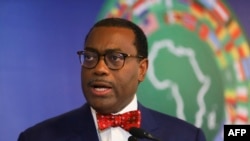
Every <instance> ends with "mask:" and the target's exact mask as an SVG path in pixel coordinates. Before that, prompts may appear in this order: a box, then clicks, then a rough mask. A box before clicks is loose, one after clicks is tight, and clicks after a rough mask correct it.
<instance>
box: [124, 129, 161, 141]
mask: <svg viewBox="0 0 250 141" xmlns="http://www.w3.org/2000/svg"><path fill="white" fill-rule="evenodd" d="M129 133H130V134H131V135H132V136H135V137H137V138H146V139H150V140H153V141H160V140H159V139H157V138H155V137H154V136H153V135H151V134H150V133H148V132H146V131H145V130H144V129H141V128H136V127H131V128H130V129H129Z"/></svg>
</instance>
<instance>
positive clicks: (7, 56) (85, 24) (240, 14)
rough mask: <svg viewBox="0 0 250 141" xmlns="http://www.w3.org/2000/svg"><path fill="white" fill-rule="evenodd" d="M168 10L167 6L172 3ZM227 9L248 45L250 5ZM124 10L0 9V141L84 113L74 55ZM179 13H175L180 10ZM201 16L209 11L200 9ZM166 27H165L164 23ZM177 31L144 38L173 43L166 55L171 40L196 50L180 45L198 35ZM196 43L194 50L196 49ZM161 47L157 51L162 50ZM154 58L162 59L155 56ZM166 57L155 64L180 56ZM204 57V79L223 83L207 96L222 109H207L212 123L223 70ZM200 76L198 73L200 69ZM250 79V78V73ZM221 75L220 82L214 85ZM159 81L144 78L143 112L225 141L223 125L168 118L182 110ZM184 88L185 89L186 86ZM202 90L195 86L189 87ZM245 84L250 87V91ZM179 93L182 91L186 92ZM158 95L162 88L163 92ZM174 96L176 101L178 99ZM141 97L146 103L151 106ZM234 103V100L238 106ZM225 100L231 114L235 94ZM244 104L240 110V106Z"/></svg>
mask: <svg viewBox="0 0 250 141" xmlns="http://www.w3.org/2000/svg"><path fill="white" fill-rule="evenodd" d="M140 2H141V3H140V4H137V5H139V6H138V7H139V8H138V9H139V10H137V13H136V14H139V15H140V14H141V12H145V11H144V10H145V9H147V8H148V5H147V4H146V6H145V5H144V6H140V5H141V4H143V3H145V1H143V0H142V1H140ZM156 2H157V1H156ZM169 2H170V3H169V4H168V6H171V1H169ZM189 2H190V1H185V0H176V1H172V4H173V5H174V6H173V7H172V9H174V10H175V11H176V12H177V14H178V12H181V11H182V12H183V11H189V9H187V7H188V6H189V5H188V4H189ZM213 2H214V1H213V0H207V1H206V0H201V1H199V4H202V3H203V4H204V3H207V4H209V3H210V4H211V3H213ZM135 3H136V1H134V3H132V4H131V3H130V6H131V5H133V4H135ZM165 4H166V5H167V2H166V3H165ZM185 4H186V5H185ZM222 4H223V6H225V7H226V8H229V9H228V11H229V14H232V15H233V16H234V15H235V17H234V20H235V21H236V23H239V24H237V25H239V27H240V31H241V35H242V36H243V40H244V41H245V40H247V39H249V38H247V37H249V35H250V27H249V26H247V25H249V23H250V18H249V14H248V13H250V11H249V8H248V7H249V5H250V2H248V1H247V0H241V1H234V0H227V1H223V2H222ZM126 5H128V4H127V3H124V4H120V3H118V2H115V1H102V0H96V1H88V2H86V1H80V0H78V1H67V0H60V1H59V0H58V1H57V0H51V1H31V0H30V1H27V0H19V1H0V125H1V126H0V140H1V141H2V140H3V141H14V140H16V139H17V137H18V134H19V133H20V132H21V131H22V130H24V129H26V128H27V127H29V126H32V125H34V124H35V123H37V122H39V121H42V120H44V119H47V118H50V117H53V116H55V115H58V114H61V113H64V112H66V111H68V110H71V109H73V108H76V107H79V106H81V105H82V104H83V103H84V102H85V99H84V97H83V96H82V92H81V87H80V64H79V60H78V57H77V55H76V51H77V50H80V49H82V44H83V38H84V37H85V35H86V33H87V32H88V30H89V28H90V27H91V26H92V24H93V23H94V22H95V21H96V20H97V19H100V18H103V17H106V16H108V15H107V13H116V12H117V11H119V9H121V8H124V7H122V6H126ZM176 5H177V7H175V6H176ZM117 6H120V7H117ZM135 7H136V6H135ZM140 7H141V8H140ZM143 7H144V9H143ZM168 8H170V7H168ZM201 9H202V8H201ZM203 9H208V8H204V7H203ZM151 10H152V11H148V12H146V15H147V14H148V13H154V12H155V13H157V12H159V11H160V10H165V11H164V12H166V9H164V8H162V7H161V8H159V9H157V8H151ZM158 10H159V11H158ZM178 10H179V11H178ZM115 11H116V12H115ZM135 11H136V10H135ZM144 14H145V13H144ZM157 14H159V13H157ZM180 14H181V13H180ZM198 14H199V12H198ZM123 16H124V15H123ZM125 18H130V17H129V15H125ZM133 20H135V22H140V18H133ZM165 20H167V16H166V18H165ZM162 22H164V21H162ZM146 23H147V22H146ZM165 23H166V22H165ZM207 23H209V22H207ZM178 24H179V26H180V27H181V26H182V27H183V25H182V23H178ZM177 26H178V25H177ZM180 27H177V28H171V29H169V30H170V31H175V32H174V33H175V34H173V36H172V35H171V34H164V33H162V32H158V33H157V34H154V35H152V34H150V33H152V31H154V30H149V29H148V30H147V31H148V32H147V33H148V36H149V39H150V46H151V48H152V47H153V46H156V44H153V42H152V41H153V40H154V39H160V38H161V36H163V35H164V37H168V38H167V39H168V40H160V41H161V43H168V44H169V43H170V44H169V45H168V46H165V47H168V48H166V49H167V50H169V47H170V46H171V42H170V40H169V39H170V38H171V39H174V41H175V42H172V45H177V46H178V47H179V45H186V46H185V47H187V46H188V47H194V46H195V45H196V44H192V41H193V40H194V38H193V39H192V40H191V41H189V40H184V41H185V43H183V41H182V40H183V39H185V38H186V37H188V36H192V35H194V33H192V34H190V33H189V32H187V30H184V29H182V28H180ZM165 28H166V27H165ZM191 28H192V27H191ZM188 30H190V29H188ZM178 39H179V41H178ZM180 39H182V40H180ZM197 40H198V39H197ZM199 40H200V39H199ZM180 42H181V44H180ZM246 42H247V41H246ZM178 43H179V44H178ZM195 43H197V41H196V42H195ZM197 44H198V45H205V46H208V45H207V44H202V43H201V42H198V43H197ZM247 44H248V43H247ZM161 47H163V46H159V45H158V49H159V48H161ZM248 47H249V46H248ZM156 48H157V46H156ZM247 49H249V48H247ZM205 50H207V51H206V52H209V50H208V49H205ZM202 51H203V50H202V49H198V51H197V52H202ZM152 52H153V53H154V51H153V50H151V55H150V56H151V58H152V59H154V58H156V57H154V54H152ZM155 53H157V52H156V51H155ZM167 55H168V56H170V58H168V59H166V58H164V57H163V58H156V59H158V60H159V59H160V60H175V59H176V54H174V53H172V54H170V53H169V52H167ZM198 55H199V54H198ZM159 56H160V55H159ZM162 56H166V54H162ZM246 56H247V55H246ZM200 57H201V58H203V59H202V60H203V61H202V60H201V64H205V65H199V66H201V68H204V67H205V69H204V70H207V71H201V72H203V73H204V74H208V76H211V80H214V79H215V80H217V79H218V83H215V84H214V83H211V84H213V88H214V89H212V90H210V91H209V94H210V95H209V96H208V101H210V103H211V101H212V100H213V99H216V100H215V101H214V102H215V105H216V104H217V106H222V107H216V106H215V107H210V111H209V112H208V113H209V114H208V113H207V114H206V117H207V116H208V115H209V117H210V118H213V117H214V114H213V110H214V111H216V110H217V111H218V110H220V109H221V108H222V109H224V105H222V104H223V103H219V102H221V101H220V100H222V102H224V100H223V99H222V98H223V95H224V94H225V92H224V85H223V86H221V83H220V82H219V81H220V80H221V79H220V76H221V75H220V68H218V67H216V65H217V64H216V61H206V57H209V58H210V59H209V60H211V58H213V53H212V52H210V54H209V53H208V54H205V55H204V54H202V55H201V56H200ZM204 57H205V58H204ZM158 62H163V61H158ZM179 62H180V63H177V64H179V65H185V64H187V63H188V61H186V62H185V60H184V61H179ZM173 64H174V63H173V62H171V61H170V62H169V63H168V64H164V63H159V64H156V65H158V67H157V68H164V67H165V66H172V65H173ZM198 64H199V63H198ZM190 66H192V65H190ZM190 66H186V67H187V68H188V67H189V69H188V70H187V72H186V71H185V73H184V72H182V71H183V70H182V69H178V66H172V67H167V68H172V70H171V69H170V70H165V71H168V72H171V73H172V74H173V75H166V73H165V71H162V69H161V70H156V72H157V74H160V75H161V76H164V77H162V78H166V77H168V78H169V77H171V76H174V77H176V76H175V75H178V74H175V73H174V72H176V70H180V71H179V72H181V73H179V74H188V75H192V74H194V73H192V70H193V69H192V67H190ZM197 70H198V72H199V69H197ZM201 70H202V69H201ZM152 71H154V70H150V71H149V72H151V73H149V74H153V73H152ZM245 72H246V73H249V71H245ZM203 73H201V74H203ZM214 75H215V76H214ZM217 75H218V77H216V76H217ZM204 76H205V75H204ZM154 77H156V76H154V75H151V76H150V75H148V76H147V80H146V83H145V84H144V85H142V86H141V88H140V89H139V91H138V97H139V100H141V101H142V102H143V103H144V104H145V105H148V106H150V107H152V108H154V109H156V110H159V111H162V112H165V113H168V114H172V115H175V116H177V117H179V118H183V119H185V120H187V121H189V122H192V123H193V124H195V125H197V126H200V127H202V128H204V130H206V134H207V135H208V136H209V140H222V139H221V136H220V131H221V130H220V127H221V126H220V125H211V124H209V126H208V124H204V123H200V122H199V121H196V120H195V118H194V117H192V116H194V114H192V115H186V114H185V113H183V112H179V113H178V112H176V110H171V109H176V108H177V107H178V106H179V105H178V104H174V103H175V102H176V103H181V102H180V101H179V102H177V101H175V100H174V99H173V96H171V95H169V94H166V95H162V94H161V93H164V92H163V89H164V88H166V86H165V87H164V86H163V87H161V84H160V83H157V82H161V81H153V80H152V79H154ZM185 77H187V75H183V76H182V77H181V78H185ZM157 78H159V76H157ZM246 78H247V77H246ZM246 78H245V79H246ZM162 80H163V79H162ZM246 80H248V79H246ZM179 81H181V79H180V80H179ZM152 82H154V83H152ZM197 82H198V81H197ZM197 82H196V81H192V83H197ZM247 82H248V81H247ZM185 83H187V82H185ZM171 84H173V83H171ZM247 84H248V86H249V83H247ZM182 85H183V86H185V84H182ZM148 86H150V87H149V88H152V89H151V91H148V92H145V91H143V89H144V88H145V87H148ZM171 86H174V85H171ZM211 86H212V85H211ZM157 87H161V88H159V89H158V88H157ZM172 88H173V87H172ZM155 89H157V90H158V93H156V94H158V96H157V97H156V98H159V95H162V96H163V98H164V100H166V101H159V99H154V98H155V91H154V90H155ZM172 90H174V89H169V90H165V92H166V91H167V93H172V92H173V91H172ZM215 91H216V92H218V91H219V92H220V91H222V93H220V94H218V95H216V94H217V93H213V92H215ZM180 93H181V92H180ZM190 93H197V92H195V90H192V91H190ZM232 93H233V92H232ZM244 93H246V94H247V95H246V96H244V95H243V102H244V100H245V99H244V98H245V97H246V98H248V97H249V87H247V90H245V89H243V94H244ZM144 94H145V95H144ZM150 94H151V95H150ZM152 94H154V95H152ZM164 94H165V93H164ZM175 94H177V95H178V93H175ZM144 96H146V98H145V97H144ZM230 96H232V97H233V98H232V97H230ZM190 99H195V97H194V96H192V95H191V96H190ZM227 100H228V102H231V103H233V104H234V105H233V106H235V104H236V102H235V101H234V100H235V99H234V93H233V94H232V95H229V98H228V99H227ZM247 101H248V100H247ZM164 102H165V103H164ZM159 103H163V105H164V106H159V105H157V104H159ZM167 103H169V104H170V107H167V106H168V104H167ZM231 103H229V104H231ZM213 104H214V103H212V104H210V106H211V105H213ZM240 104H241V105H242V103H240ZM243 104H244V103H243ZM188 105H189V108H187V109H189V111H193V112H194V111H197V108H194V107H197V106H196V105H192V103H188ZM245 105H249V102H248V103H246V104H245ZM208 106H209V105H208ZM243 106H244V105H243ZM166 107H167V108H166ZM180 107H181V106H180ZM245 107H247V106H245ZM229 108H230V106H229ZM166 109H169V110H166ZM248 110H249V109H248ZM229 111H232V112H235V110H234V109H231V110H229ZM240 112H241V113H245V111H244V109H243V110H240ZM247 114H248V113H247ZM231 117H232V118H233V119H230V122H234V121H235V120H234V119H235V117H234V116H232V115H231ZM223 119H224V116H223V114H222V113H221V115H219V119H218V121H217V122H216V123H220V124H223ZM243 119H244V117H243ZM246 120H247V121H246V122H249V118H247V119H246ZM204 121H206V122H207V121H208V120H205V119H204ZM204 125H206V126H204ZM209 127H214V128H213V129H216V130H213V132H212V133H211V132H210V128H209ZM217 135H218V136H217Z"/></svg>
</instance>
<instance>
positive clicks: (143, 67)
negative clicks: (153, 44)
mask: <svg viewBox="0 0 250 141" xmlns="http://www.w3.org/2000/svg"><path fill="white" fill-rule="evenodd" d="M147 70H148V59H147V58H145V59H143V60H141V61H140V64H139V70H138V71H139V72H138V73H139V74H138V81H139V82H142V81H143V80H144V78H145V76H146V73H147Z"/></svg>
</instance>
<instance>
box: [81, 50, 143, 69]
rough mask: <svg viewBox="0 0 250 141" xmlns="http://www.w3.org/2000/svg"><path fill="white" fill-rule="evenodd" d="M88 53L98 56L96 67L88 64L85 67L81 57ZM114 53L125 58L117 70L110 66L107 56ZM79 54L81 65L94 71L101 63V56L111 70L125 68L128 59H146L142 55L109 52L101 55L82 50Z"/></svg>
mask: <svg viewBox="0 0 250 141" xmlns="http://www.w3.org/2000/svg"><path fill="white" fill-rule="evenodd" d="M86 52H89V53H93V54H96V56H97V61H96V64H95V65H93V66H91V67H89V66H86V64H85V65H84V62H82V57H81V56H82V55H84V53H86ZM112 53H117V54H120V55H121V56H122V57H123V58H122V59H123V63H122V65H121V66H119V67H117V68H112V67H111V66H110V65H109V63H110V61H107V60H108V58H107V57H106V56H107V54H112ZM77 54H78V56H79V60H80V63H81V65H82V66H83V67H85V68H87V69H93V68H95V67H96V65H97V64H98V63H99V61H100V58H101V56H103V57H104V62H105V64H106V66H107V67H108V68H109V69H111V70H119V69H121V68H123V66H124V64H125V60H126V58H128V57H134V58H138V59H143V58H145V57H143V56H140V55H131V54H126V53H122V52H117V51H109V52H106V53H104V54H100V53H98V52H96V51H86V50H81V51H77Z"/></svg>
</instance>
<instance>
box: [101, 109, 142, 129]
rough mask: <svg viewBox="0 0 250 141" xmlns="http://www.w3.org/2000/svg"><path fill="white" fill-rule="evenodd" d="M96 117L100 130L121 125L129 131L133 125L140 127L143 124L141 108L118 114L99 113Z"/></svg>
mask: <svg viewBox="0 0 250 141" xmlns="http://www.w3.org/2000/svg"><path fill="white" fill-rule="evenodd" d="M96 117H97V123H98V128H99V130H104V129H106V128H109V127H117V126H120V127H121V128H123V129H124V130H127V131H128V130H129V129H130V128H131V127H137V128H139V127H140V125H141V112H140V111H139V110H136V111H130V112H127V113H124V114H118V115H111V114H107V115H101V114H99V113H97V114H96Z"/></svg>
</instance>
